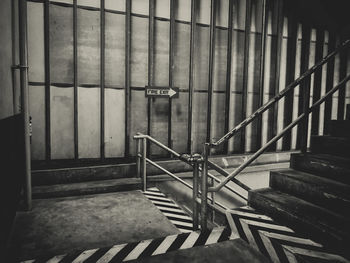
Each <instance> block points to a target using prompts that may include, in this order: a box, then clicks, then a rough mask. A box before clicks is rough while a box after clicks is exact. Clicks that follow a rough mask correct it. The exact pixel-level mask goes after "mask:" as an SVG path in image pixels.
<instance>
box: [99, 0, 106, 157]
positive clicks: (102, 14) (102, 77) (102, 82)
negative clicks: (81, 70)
mask: <svg viewBox="0 0 350 263" xmlns="http://www.w3.org/2000/svg"><path fill="white" fill-rule="evenodd" d="M100 99H101V103H100V111H101V112H100V114H101V115H100V116H101V117H100V118H101V122H100V125H101V126H100V156H101V159H104V158H105V0H101V8H100Z"/></svg>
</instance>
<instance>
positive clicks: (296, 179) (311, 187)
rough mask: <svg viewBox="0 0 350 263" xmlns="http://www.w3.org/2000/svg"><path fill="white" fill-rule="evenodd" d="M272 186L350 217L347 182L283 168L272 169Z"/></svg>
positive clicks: (349, 191)
mask: <svg viewBox="0 0 350 263" xmlns="http://www.w3.org/2000/svg"><path fill="white" fill-rule="evenodd" d="M270 187H271V188H273V189H276V190H279V191H281V192H284V193H287V194H290V195H293V196H296V197H298V198H301V199H303V200H306V201H308V202H310V203H313V204H315V205H318V206H322V207H324V208H327V209H329V210H332V211H334V212H336V213H338V214H340V215H342V216H344V217H347V218H350V186H349V185H347V184H343V183H339V182H336V181H334V180H330V179H327V178H323V177H319V176H315V175H312V174H309V173H305V172H301V171H297V170H293V169H283V170H275V171H271V173H270Z"/></svg>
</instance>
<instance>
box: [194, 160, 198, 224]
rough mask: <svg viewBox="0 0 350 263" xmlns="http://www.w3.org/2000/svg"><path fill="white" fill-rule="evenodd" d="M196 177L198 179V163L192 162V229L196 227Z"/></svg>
mask: <svg viewBox="0 0 350 263" xmlns="http://www.w3.org/2000/svg"><path fill="white" fill-rule="evenodd" d="M198 179H199V163H198V162H195V163H194V164H193V188H192V213H193V230H197V229H198V203H197V197H198Z"/></svg>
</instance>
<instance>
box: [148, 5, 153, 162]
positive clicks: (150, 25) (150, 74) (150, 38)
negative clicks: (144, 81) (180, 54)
mask: <svg viewBox="0 0 350 263" xmlns="http://www.w3.org/2000/svg"><path fill="white" fill-rule="evenodd" d="M154 4H155V0H149V23H148V86H149V87H151V86H152V85H153V64H154V56H153V54H154ZM151 113H152V98H148V104H147V116H148V119H147V134H148V135H151ZM147 148H148V149H149V150H148V151H147V154H148V156H149V155H150V154H151V151H150V148H149V142H148V145H147Z"/></svg>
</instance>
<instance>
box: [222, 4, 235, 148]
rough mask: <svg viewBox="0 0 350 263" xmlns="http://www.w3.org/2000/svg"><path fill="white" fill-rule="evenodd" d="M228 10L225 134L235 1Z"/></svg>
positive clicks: (229, 90)
mask: <svg viewBox="0 0 350 263" xmlns="http://www.w3.org/2000/svg"><path fill="white" fill-rule="evenodd" d="M229 1H230V2H229V10H228V29H227V30H228V37H227V61H226V63H227V65H226V92H225V96H226V97H225V134H226V133H228V131H229V128H230V103H231V68H232V65H231V63H232V32H233V0H229ZM224 153H226V154H228V141H226V142H225V144H224Z"/></svg>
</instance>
